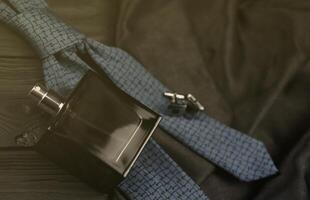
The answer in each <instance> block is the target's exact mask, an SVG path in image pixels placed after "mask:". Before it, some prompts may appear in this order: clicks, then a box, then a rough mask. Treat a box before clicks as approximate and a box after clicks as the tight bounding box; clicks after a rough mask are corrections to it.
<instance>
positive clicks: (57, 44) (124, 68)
mask: <svg viewBox="0 0 310 200" xmlns="http://www.w3.org/2000/svg"><path fill="white" fill-rule="evenodd" d="M0 20H2V21H4V22H5V23H7V24H8V25H10V26H12V27H13V28H15V29H16V30H17V31H18V32H20V33H21V34H22V35H24V36H25V37H26V38H27V39H28V40H29V41H30V42H31V44H32V45H33V46H34V48H35V49H36V50H37V52H38V53H39V55H40V57H41V59H42V63H43V71H44V78H45V81H46V85H47V87H48V88H51V89H54V90H55V91H57V92H59V93H60V94H62V95H67V94H68V93H69V92H70V91H71V90H72V89H73V88H74V87H75V86H76V84H77V83H78V82H79V80H80V79H81V78H82V77H83V75H84V74H85V72H86V71H87V70H89V69H90V67H89V65H88V64H87V63H86V62H84V61H83V59H82V58H81V57H80V56H79V53H78V52H82V53H83V54H87V55H89V56H90V58H91V59H92V60H93V61H94V62H95V63H96V64H97V65H98V66H100V67H101V69H102V70H103V71H104V72H105V73H106V75H107V76H108V77H109V78H110V79H111V80H112V81H113V82H114V83H115V84H116V85H117V86H118V87H119V88H120V89H122V90H123V91H125V92H126V93H127V94H129V95H130V96H132V97H134V98H135V99H137V100H138V101H140V102H141V103H143V104H144V105H146V106H148V107H150V108H151V109H152V110H154V111H156V112H158V113H160V114H161V115H162V121H161V123H160V126H161V128H163V129H164V130H166V131H167V132H168V133H169V134H170V135H172V136H173V137H174V138H176V139H177V140H179V141H180V142H182V143H183V144H184V145H186V146H187V147H189V148H190V149H191V150H193V151H195V152H197V153H198V154H199V155H201V156H202V157H204V158H206V159H208V160H210V161H211V162H213V163H214V164H215V165H217V166H219V167H221V168H222V169H224V170H226V171H227V172H229V173H231V174H232V175H234V176H235V177H237V178H238V179H240V180H243V181H253V180H258V179H261V178H265V177H268V176H270V175H273V174H275V173H276V172H277V168H276V167H275V165H274V163H273V161H272V159H271V158H270V156H269V154H268V152H267V150H266V147H265V145H264V144H263V143H262V142H260V141H257V140H256V139H253V138H251V137H249V136H247V135H244V134H242V133H240V132H239V131H237V130H234V129H232V128H229V127H227V126H225V125H223V124H221V123H220V122H218V121H216V120H215V119H212V118H210V117H209V116H208V115H207V114H206V113H204V112H199V113H197V114H196V115H194V116H191V117H189V116H187V115H186V114H185V115H183V116H173V115H171V114H170V113H169V111H168V110H169V109H168V107H169V104H170V102H169V101H168V99H166V98H165V97H164V96H163V93H164V92H166V91H169V89H168V88H167V87H165V86H164V85H163V84H162V83H160V82H159V81H158V80H157V79H155V78H154V77H153V76H152V75H151V74H150V73H148V72H147V71H146V70H145V69H144V68H143V67H142V65H141V64H140V63H138V62H137V61H136V60H135V59H134V58H132V57H131V56H130V55H128V54H127V53H126V52H124V51H122V50H121V49H118V48H114V47H108V46H106V45H104V44H101V43H99V42H97V41H94V40H92V39H90V38H87V37H86V36H84V35H83V34H81V33H79V32H78V31H76V30H74V29H73V28H72V27H70V26H68V25H66V24H65V23H63V22H62V21H61V20H59V19H58V18H56V17H55V16H54V14H53V13H51V11H49V9H48V7H47V4H46V2H45V1H44V0H32V1H29V0H7V1H4V2H3V3H0ZM120 188H121V189H122V190H123V191H125V193H127V195H129V196H130V197H132V198H133V199H207V197H206V196H205V195H204V194H203V193H202V192H201V191H200V189H199V187H198V186H197V185H196V184H195V183H194V182H193V181H192V180H191V179H190V178H189V177H188V176H187V175H186V174H185V173H184V172H183V171H182V170H181V169H180V168H179V167H178V166H177V165H176V164H175V163H174V161H172V160H171V158H169V156H168V155H166V153H164V151H163V150H162V149H161V148H160V147H159V146H158V145H157V144H156V143H155V142H154V141H151V142H150V143H149V144H148V145H147V147H146V148H145V149H144V151H143V154H142V155H141V156H140V158H139V159H138V161H137V163H136V164H135V166H134V168H133V170H132V171H131V173H129V176H128V177H127V178H126V179H125V181H124V182H122V183H121V184H120ZM171 192H172V193H176V194H171ZM145 195H147V196H145ZM165 195H167V196H165ZM169 195H172V196H169ZM175 195H177V196H175ZM150 196H151V197H150ZM162 196H163V197H162ZM159 197H161V198H159ZM168 197H169V198H168Z"/></svg>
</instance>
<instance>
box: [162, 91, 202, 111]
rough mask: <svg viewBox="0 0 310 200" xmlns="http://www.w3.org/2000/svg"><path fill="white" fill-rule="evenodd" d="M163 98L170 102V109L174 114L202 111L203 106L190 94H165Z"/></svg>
mask: <svg viewBox="0 0 310 200" xmlns="http://www.w3.org/2000/svg"><path fill="white" fill-rule="evenodd" d="M164 96H165V97H167V98H169V100H170V103H171V104H170V108H172V109H173V112H174V113H183V112H185V111H190V112H197V111H204V110H205V108H204V106H203V105H202V104H201V103H200V102H199V101H198V100H197V98H196V97H194V95H192V94H186V95H183V94H178V93H175V92H165V93H164Z"/></svg>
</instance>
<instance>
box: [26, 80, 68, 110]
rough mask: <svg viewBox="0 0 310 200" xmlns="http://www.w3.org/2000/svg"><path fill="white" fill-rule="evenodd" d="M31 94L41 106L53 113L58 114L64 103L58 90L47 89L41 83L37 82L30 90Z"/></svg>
mask: <svg viewBox="0 0 310 200" xmlns="http://www.w3.org/2000/svg"><path fill="white" fill-rule="evenodd" d="M29 96H31V97H32V98H33V99H34V100H35V101H36V102H38V106H39V107H40V108H42V109H44V110H45V111H46V112H48V113H50V114H52V115H57V114H58V113H59V111H60V110H61V109H62V107H63V105H64V103H63V101H62V98H61V97H60V96H59V95H58V94H57V93H56V92H54V91H51V90H50V91H49V90H47V89H46V88H45V87H44V86H42V85H41V84H36V85H35V86H34V87H33V88H32V89H31V90H30V92H29Z"/></svg>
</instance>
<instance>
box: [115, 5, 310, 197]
mask: <svg viewBox="0 0 310 200" xmlns="http://www.w3.org/2000/svg"><path fill="white" fill-rule="evenodd" d="M309 11H310V2H309V1H306V0H259V1H258V0H246V1H245V0H244V1H237V0H217V1H210V0H196V1H189V0H187V1H186V0H181V1H180V0H170V1H165V0H153V1H143V0H122V1H120V13H119V20H118V24H117V28H116V39H115V43H116V45H117V46H119V47H121V48H124V49H125V50H127V51H128V52H129V53H130V54H131V55H133V56H135V57H136V58H137V59H138V60H139V61H141V62H142V63H143V64H144V66H146V67H147V68H148V70H150V71H151V73H153V74H154V75H155V76H156V77H158V78H159V79H160V80H161V81H162V82H163V83H165V84H166V85H167V86H169V87H170V88H171V89H174V90H176V91H180V92H184V93H186V92H189V91H190V92H192V93H193V94H194V95H195V96H197V97H198V99H199V100H201V102H202V103H203V104H204V105H205V106H206V109H207V112H208V113H209V115H210V116H212V117H214V118H217V119H218V120H220V121H222V122H223V123H225V124H227V125H229V126H231V127H234V128H236V129H238V130H240V131H243V132H246V133H248V134H250V135H252V136H254V137H256V138H258V139H261V140H263V141H264V142H265V143H266V144H267V147H268V149H269V151H270V152H271V154H272V156H273V158H275V162H276V164H277V165H278V166H279V167H280V169H282V171H281V175H279V176H276V177H271V178H268V179H266V180H262V181H259V182H255V183H251V184H249V183H241V182H239V181H237V180H235V179H234V178H233V177H231V176H230V175H228V174H226V173H225V172H223V171H222V170H220V169H217V168H216V170H214V168H213V167H211V166H210V167H206V166H208V165H209V164H208V163H207V162H206V161H203V160H201V159H200V158H199V157H193V156H189V155H191V152H189V150H188V149H186V148H184V147H182V146H181V145H180V144H179V143H177V142H175V141H174V140H173V139H171V138H169V136H166V135H165V134H159V133H158V134H157V135H156V137H157V140H158V141H160V142H161V143H162V144H163V146H165V147H166V149H167V150H169V152H170V155H172V156H173V158H175V159H176V160H177V162H178V163H179V164H180V165H181V166H182V167H183V168H184V170H185V171H186V172H187V173H189V174H190V175H192V176H193V178H194V179H195V180H196V181H198V182H199V183H201V186H202V188H203V189H204V190H205V191H206V192H207V193H208V195H209V197H210V199H213V200H222V199H223V200H224V199H229V200H231V199H255V198H257V199H277V198H278V199H281V198H282V199H308V198H309V197H308V196H307V193H308V192H307V189H308V188H309V160H308V158H307V152H309V151H310V150H309V149H307V148H309V147H307V145H306V144H305V143H306V142H305V141H306V140H305V138H303V139H301V138H302V137H303V136H304V135H305V134H306V130H307V129H308V128H309V120H310V112H309V110H310V93H309V87H310V84H309V83H310V79H309V76H310V74H309V73H310V71H309V70H310V68H309V67H310V66H309V62H308V60H309V55H308V54H309V52H310V51H309V45H310V26H309V21H310V12H309ZM308 146H309V145H308ZM288 155H289V156H288ZM189 160H193V162H191V161H189ZM189 162H190V163H193V164H192V165H191V164H189ZM201 166H204V167H203V168H202V167H201ZM204 169H205V170H204ZM307 177H308V178H307ZM307 181H308V182H307ZM294 183H298V184H294Z"/></svg>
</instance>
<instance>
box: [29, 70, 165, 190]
mask: <svg viewBox="0 0 310 200" xmlns="http://www.w3.org/2000/svg"><path fill="white" fill-rule="evenodd" d="M29 94H30V96H32V97H33V98H34V99H35V100H36V101H37V102H38V105H39V107H41V108H43V109H44V110H46V111H47V112H49V113H50V114H51V115H53V116H54V118H53V121H52V123H51V124H50V126H49V127H48V131H47V133H46V134H44V136H43V137H42V138H41V139H40V141H39V142H38V144H36V147H35V148H36V149H38V151H39V152H41V153H43V154H44V155H46V156H47V157H49V158H50V159H51V160H53V161H54V162H56V163H58V164H59V165H60V166H62V167H64V168H65V169H67V170H69V171H70V172H71V173H73V174H74V175H76V176H78V177H80V178H81V179H82V180H84V181H86V182H88V183H89V184H91V185H92V186H94V187H96V188H97V189H99V190H101V191H105V192H106V191H109V190H111V189H113V188H114V187H115V186H116V185H117V184H118V183H119V182H120V181H121V180H122V179H123V178H124V177H126V175H127V174H128V173H129V171H130V169H131V168H132V166H133V164H134V163H135V161H136V159H137V158H138V156H139V154H140V153H141V151H142V149H143V147H144V146H145V145H146V143H147V141H148V140H149V138H150V137H151V135H152V133H153V132H154V130H155V128H156V127H157V126H158V124H159V122H160V119H161V117H160V116H159V115H158V114H156V113H155V112H153V111H152V110H150V109H149V108H147V107H146V106H144V105H142V104H141V103H139V102H138V101H136V100H135V99H133V98H132V97H130V96H128V95H127V94H125V93H124V92H123V91H122V90H120V89H119V88H117V87H116V86H115V85H114V83H113V82H112V81H111V80H110V79H108V78H107V77H106V76H101V75H99V74H97V73H95V72H92V71H89V72H88V73H87V74H86V75H85V76H84V77H83V78H82V80H81V81H80V82H79V84H78V85H77V87H76V88H75V89H74V91H73V92H72V93H71V95H70V96H69V97H68V98H67V100H66V101H63V100H62V98H61V97H59V96H58V95H57V94H56V93H55V92H53V91H47V90H46V89H45V88H44V87H43V86H41V85H35V86H34V87H33V88H32V90H31V91H30V93H29Z"/></svg>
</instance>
